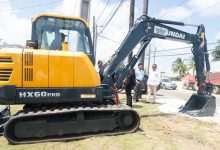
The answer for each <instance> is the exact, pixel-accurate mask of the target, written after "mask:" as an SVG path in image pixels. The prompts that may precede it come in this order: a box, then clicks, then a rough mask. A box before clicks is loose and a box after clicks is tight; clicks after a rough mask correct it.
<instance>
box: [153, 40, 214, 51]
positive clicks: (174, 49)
mask: <svg viewBox="0 0 220 150" xmlns="http://www.w3.org/2000/svg"><path fill="white" fill-rule="evenodd" d="M217 43H218V42H212V43H207V45H214V44H217ZM188 48H192V46H187V47H179V48H172V49H162V50H157V52H162V51H176V50H182V49H188Z"/></svg>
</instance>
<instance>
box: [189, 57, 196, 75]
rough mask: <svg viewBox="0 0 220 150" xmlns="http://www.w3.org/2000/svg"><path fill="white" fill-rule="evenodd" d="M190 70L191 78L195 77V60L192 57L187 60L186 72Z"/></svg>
mask: <svg viewBox="0 0 220 150" xmlns="http://www.w3.org/2000/svg"><path fill="white" fill-rule="evenodd" d="M190 69H192V71H193V76H194V75H195V70H196V66H195V58H194V56H192V57H191V59H190V60H189V63H188V68H187V70H190Z"/></svg>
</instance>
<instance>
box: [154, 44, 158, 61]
mask: <svg viewBox="0 0 220 150" xmlns="http://www.w3.org/2000/svg"><path fill="white" fill-rule="evenodd" d="M156 51H157V48H156V46H155V48H154V64H155V57H156Z"/></svg>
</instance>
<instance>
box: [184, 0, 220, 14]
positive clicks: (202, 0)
mask: <svg viewBox="0 0 220 150" xmlns="http://www.w3.org/2000/svg"><path fill="white" fill-rule="evenodd" d="M187 5H188V6H189V9H190V10H191V11H192V12H198V11H202V10H204V11H203V12H202V13H200V14H199V15H200V16H203V17H214V16H219V15H220V14H219V9H220V2H219V0H208V1H207V0H190V1H188V3H187Z"/></svg>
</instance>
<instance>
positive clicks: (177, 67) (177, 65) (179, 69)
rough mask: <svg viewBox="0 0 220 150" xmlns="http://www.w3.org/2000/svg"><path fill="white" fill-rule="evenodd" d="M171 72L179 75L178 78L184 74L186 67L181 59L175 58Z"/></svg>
mask: <svg viewBox="0 0 220 150" xmlns="http://www.w3.org/2000/svg"><path fill="white" fill-rule="evenodd" d="M172 71H173V72H174V73H179V76H180V77H182V76H184V75H185V74H186V71H187V66H186V65H185V64H184V61H183V60H182V59H181V58H177V59H176V60H175V61H174V62H173V64H172Z"/></svg>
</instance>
